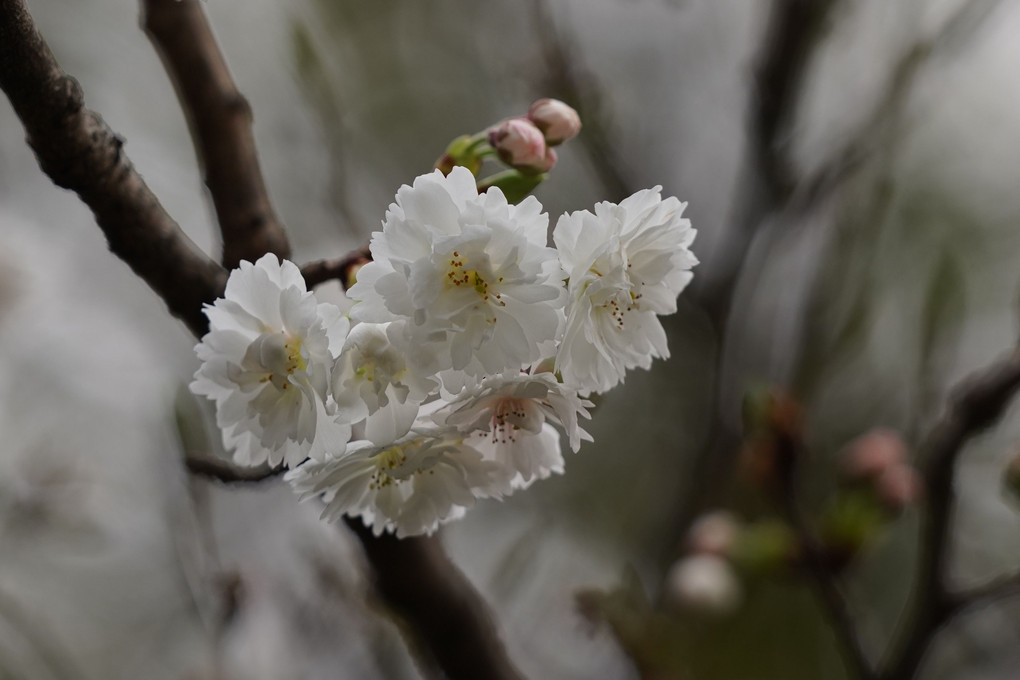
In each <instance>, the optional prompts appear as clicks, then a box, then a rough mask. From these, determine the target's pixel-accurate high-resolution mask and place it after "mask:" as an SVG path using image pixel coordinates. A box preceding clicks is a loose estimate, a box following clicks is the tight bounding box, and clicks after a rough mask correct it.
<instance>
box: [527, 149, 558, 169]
mask: <svg viewBox="0 0 1020 680" xmlns="http://www.w3.org/2000/svg"><path fill="white" fill-rule="evenodd" d="M556 160H557V156H556V152H555V151H554V150H552V149H549V148H547V149H546V150H545V158H543V159H542V162H541V163H537V164H536V165H533V166H531V169H532V170H537V171H538V172H549V171H550V170H552V169H553V166H554V165H556Z"/></svg>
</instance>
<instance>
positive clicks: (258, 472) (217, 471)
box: [184, 455, 287, 484]
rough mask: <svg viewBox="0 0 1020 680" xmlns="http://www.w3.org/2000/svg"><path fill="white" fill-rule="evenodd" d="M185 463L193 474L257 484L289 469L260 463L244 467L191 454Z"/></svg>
mask: <svg viewBox="0 0 1020 680" xmlns="http://www.w3.org/2000/svg"><path fill="white" fill-rule="evenodd" d="M184 465H185V467H187V468H188V472H190V473H191V474H193V475H199V476H201V477H206V478H208V479H214V480H216V481H219V482H223V483H224V484H256V483H258V482H264V481H266V480H267V479H274V478H276V477H279V476H281V475H282V474H283V473H284V472H286V471H287V468H285V467H283V466H280V467H270V466H268V465H260V466H258V467H254V468H244V467H239V466H237V465H234V464H232V463H230V462H227V461H225V460H218V459H215V458H206V457H201V458H200V457H198V456H191V455H189V456H185V458H184Z"/></svg>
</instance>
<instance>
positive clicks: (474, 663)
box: [344, 517, 523, 680]
mask: <svg viewBox="0 0 1020 680" xmlns="http://www.w3.org/2000/svg"><path fill="white" fill-rule="evenodd" d="M344 521H345V522H346V523H347V526H348V528H349V529H350V530H351V531H352V532H354V533H355V535H357V537H358V538H359V539H361V543H362V545H363V546H364V548H365V555H366V556H367V557H368V560H369V562H371V563H372V566H373V573H372V577H373V580H374V585H375V589H376V591H377V592H378V594H379V596H380V597H381V598H382V600H383V602H385V603H386V604H387V605H388V606H389V607H390V608H391V609H392V610H393V611H394V612H395V613H396V614H397V615H399V616H400V618H401V619H403V620H404V621H405V622H406V623H407V624H408V625H409V627H410V628H411V630H412V631H413V633H414V636H415V638H416V640H417V641H418V642H421V643H424V644H423V645H422V646H423V648H425V649H427V650H428V653H429V654H430V655H431V656H432V657H434V661H435V662H436V663H437V664H438V665H439V666H440V667H441V668H442V669H443V671H444V672H445V674H446V677H448V678H450V680H477V679H478V678H485V680H521V678H523V676H522V675H521V674H520V672H519V671H518V670H517V669H516V668H515V667H514V665H513V663H512V662H511V661H510V659H509V657H508V656H507V654H506V650H505V649H504V647H503V643H502V641H501V640H500V638H499V634H498V633H497V631H496V627H495V625H494V624H493V621H492V617H491V616H489V613H488V607H487V605H486V604H485V602H484V601H483V600H482V598H481V597H480V596H479V595H478V593H477V592H476V591H475V590H474V588H473V587H472V586H471V584H470V583H469V582H468V580H467V579H466V578H465V577H464V575H463V574H462V573H461V572H460V570H458V569H457V567H456V566H454V565H453V563H452V562H450V559H449V558H448V557H447V556H446V554H445V553H444V552H443V550H442V548H441V547H440V545H439V543H437V542H436V540H435V539H432V538H422V537H419V538H404V539H398V538H395V537H394V536H392V535H390V534H383V535H382V536H374V535H372V532H371V530H369V529H367V528H366V527H365V525H364V524H363V523H362V522H361V520H360V519H357V518H349V517H345V518H344Z"/></svg>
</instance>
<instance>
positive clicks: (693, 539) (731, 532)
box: [687, 510, 740, 556]
mask: <svg viewBox="0 0 1020 680" xmlns="http://www.w3.org/2000/svg"><path fill="white" fill-rule="evenodd" d="M739 533H740V523H739V521H738V520H737V518H736V517H735V516H734V515H733V513H731V512H727V511H725V510H717V511H715V512H711V513H709V514H707V515H702V516H701V517H699V518H698V519H697V521H695V522H694V524H692V525H691V529H690V531H688V532H687V550H688V551H690V552H691V553H694V554H696V555H719V556H725V555H727V554H728V553H729V552H730V548H732V547H733V544H734V543H735V542H736V540H737V536H738V534H739Z"/></svg>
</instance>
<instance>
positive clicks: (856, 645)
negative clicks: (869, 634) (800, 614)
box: [782, 489, 878, 680]
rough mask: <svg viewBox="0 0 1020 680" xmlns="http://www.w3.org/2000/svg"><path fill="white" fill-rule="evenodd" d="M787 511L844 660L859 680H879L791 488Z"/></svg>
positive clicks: (802, 556)
mask: <svg viewBox="0 0 1020 680" xmlns="http://www.w3.org/2000/svg"><path fill="white" fill-rule="evenodd" d="M782 500H783V505H784V508H783V510H784V514H785V515H786V518H787V521H788V522H789V523H790V526H791V527H792V528H793V530H794V531H795V532H796V533H797V541H798V545H799V547H800V551H801V561H802V564H803V566H804V568H805V569H806V570H807V572H808V575H809V577H810V579H811V582H812V583H813V584H814V587H815V590H817V592H818V597H819V599H820V600H821V603H822V607H823V609H824V611H825V613H826V615H827V616H828V618H829V621H830V623H831V624H832V627H833V629H834V630H835V632H836V636H837V638H838V641H839V643H840V646H841V651H842V653H843V659H844V660H845V661H846V663H847V665H848V666H849V667H851V668H853V669H854V671H855V673H856V676H855V677H857V678H858V679H859V680H877V678H878V676H877V675H876V673H875V669H874V668H873V667H872V665H871V662H870V661H869V660H868V655H867V653H866V652H865V651H864V647H863V645H862V644H861V639H860V636H859V635H858V633H857V624H856V623H854V619H853V616H852V614H851V613H850V608H849V606H848V604H847V601H846V598H845V597H844V596H843V592H842V591H841V590H840V587H839V583H838V582H837V580H836V575H835V574H834V573H833V572H832V570H831V569H830V568H829V566H828V565H827V564H826V561H825V556H824V553H823V550H822V547H821V545H820V544H819V543H818V539H817V538H816V537H815V534H814V531H813V530H812V528H811V526H810V525H809V524H808V521H807V519H806V518H805V517H804V513H803V511H801V509H800V506H799V505H798V503H797V496H796V494H795V493H794V492H793V490H792V489H791V490H790V491H789V492H788V493H785V494H783V499H782Z"/></svg>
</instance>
